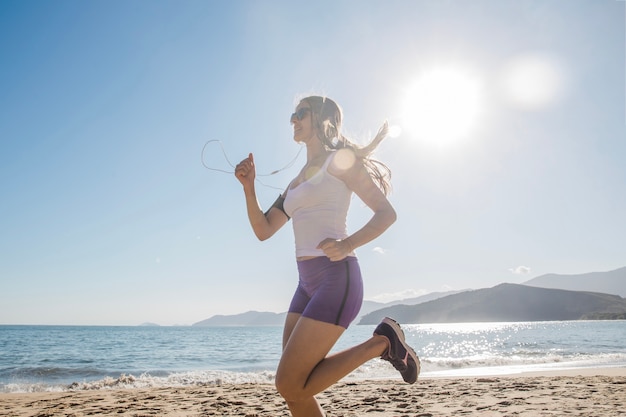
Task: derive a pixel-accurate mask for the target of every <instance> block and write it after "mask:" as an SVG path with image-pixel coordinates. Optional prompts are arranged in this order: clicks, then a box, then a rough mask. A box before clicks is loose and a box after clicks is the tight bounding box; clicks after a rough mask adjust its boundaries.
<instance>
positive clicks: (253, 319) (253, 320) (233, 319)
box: [144, 291, 459, 327]
mask: <svg viewBox="0 0 626 417" xmlns="http://www.w3.org/2000/svg"><path fill="white" fill-rule="evenodd" d="M457 292H459V291H449V292H435V293H430V294H426V295H422V296H420V297H416V298H410V299H406V300H397V301H391V302H389V303H377V302H375V301H363V306H362V307H361V312H360V315H359V317H358V318H357V319H356V322H358V321H359V319H360V317H362V316H364V315H365V314H368V313H371V312H372V311H375V310H380V309H382V308H385V307H390V306H394V305H397V304H408V305H413V304H418V303H422V302H426V301H430V300H435V299H437V298H441V297H445V296H446V295H449V294H455V293H457ZM286 315H287V313H271V312H260V311H248V312H246V313H241V314H234V315H216V316H213V317H211V318H208V319H206V320H202V321H199V322H197V323H194V324H193V325H192V326H216V327H217V326H282V325H283V324H285V316H286ZM144 325H145V324H144Z"/></svg>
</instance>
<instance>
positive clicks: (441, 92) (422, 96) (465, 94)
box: [402, 68, 482, 146]
mask: <svg viewBox="0 0 626 417" xmlns="http://www.w3.org/2000/svg"><path fill="white" fill-rule="evenodd" d="M481 111H482V86H481V83H480V82H479V80H478V79H477V78H476V77H475V76H472V75H471V74H470V73H469V72H466V71H463V70H460V69H453V68H436V69H431V70H429V71H425V72H423V73H422V74H420V75H419V76H418V77H417V78H416V79H415V80H414V81H413V82H412V83H411V84H410V85H409V87H408V88H407V90H406V98H405V102H404V111H403V113H404V116H403V123H402V124H403V131H406V132H407V133H408V134H409V135H411V136H412V137H415V138H416V139H418V140H420V141H423V142H425V143H428V144H432V145H436V146H449V145H451V144H455V143H458V142H459V141H460V140H462V139H465V138H467V137H468V136H469V135H470V134H471V132H472V129H473V128H474V126H475V125H476V123H477V121H478V118H479V115H480V113H481Z"/></svg>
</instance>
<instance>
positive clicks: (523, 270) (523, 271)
mask: <svg viewBox="0 0 626 417" xmlns="http://www.w3.org/2000/svg"><path fill="white" fill-rule="evenodd" d="M509 271H511V272H512V273H514V274H516V275H527V274H530V268H529V267H527V266H523V265H520V266H518V267H515V268H510V269H509Z"/></svg>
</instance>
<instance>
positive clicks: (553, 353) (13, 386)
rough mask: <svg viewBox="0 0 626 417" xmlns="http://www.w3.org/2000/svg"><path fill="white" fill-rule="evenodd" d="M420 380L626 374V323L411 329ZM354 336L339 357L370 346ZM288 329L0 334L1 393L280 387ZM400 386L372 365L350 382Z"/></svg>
mask: <svg viewBox="0 0 626 417" xmlns="http://www.w3.org/2000/svg"><path fill="white" fill-rule="evenodd" d="M403 329H404V331H405V334H406V339H407V341H408V343H409V344H410V345H412V346H414V347H415V350H416V351H417V354H418V355H419V356H420V358H421V362H422V375H425V376H428V375H431V376H435V375H441V376H460V375H493V374H504V373H507V374H508V373H516V372H523V371H543V370H553V369H559V368H560V369H576V368H585V367H624V366H626V343H624V340H626V321H563V322H523V323H462V324H419V325H417V324H416V325H403ZM373 330H374V326H353V327H351V328H350V329H349V330H348V331H347V332H346V333H345V334H344V335H343V336H342V337H341V339H340V340H339V341H338V343H337V345H336V346H335V348H334V349H333V351H339V350H343V349H346V348H348V347H350V346H352V345H355V344H357V343H361V342H362V341H364V340H366V339H367V338H369V337H370V336H371V334H372V332H373ZM281 340H282V328H281V327H278V326H276V327H274V326H259V327H107V326H0V392H30V391H62V390H80V389H103V388H110V387H128V388H132V387H163V386H185V385H210V384H222V383H247V382H262V383H272V382H273V379H274V371H275V369H276V366H277V364H278V360H279V358H280V353H281ZM380 378H392V379H396V378H397V379H400V376H399V374H398V373H397V372H396V371H395V370H394V369H393V368H392V367H391V366H390V365H389V364H388V363H387V362H385V361H382V360H380V359H374V360H372V361H370V362H368V363H367V364H365V365H363V366H362V367H360V368H359V369H357V370H356V371H355V372H353V373H352V374H351V375H349V376H348V377H347V379H353V380H358V379H380Z"/></svg>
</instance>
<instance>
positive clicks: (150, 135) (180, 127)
mask: <svg viewBox="0 0 626 417" xmlns="http://www.w3.org/2000/svg"><path fill="white" fill-rule="evenodd" d="M625 4H626V3H625V2H624V1H617V0H525V1H517V0H457V1H452V0H437V1H436V0H411V1H399V0H395V1H393V0H392V1H384V2H383V1H371V0H364V1H327V0H322V1H315V2H296V1H272V0H267V1H252V0H249V1H246V0H239V1H230V0H223V1H219V0H216V1H192V0H181V1H164V0H150V1H148V0H136V1H132V2H124V1H102V0H93V1H89V2H84V1H78V0H57V1H54V2H44V1H36V0H4V1H2V2H0V195H1V196H2V197H1V198H2V200H1V201H2V202H1V204H0V324H68V325H136V324H140V323H143V322H154V323H158V324H161V325H188V324H192V323H195V322H198V321H201V320H204V319H206V318H209V317H211V316H213V315H216V314H236V313H242V312H245V311H249V310H257V311H273V312H283V311H286V309H287V307H288V304H289V301H290V300H291V296H292V294H293V292H294V291H295V288H296V285H297V271H296V263H295V253H294V243H293V235H292V230H291V223H288V224H287V225H286V226H285V227H283V228H282V229H281V230H279V232H278V233H277V234H276V235H275V236H274V237H272V238H271V239H269V240H267V241H264V242H260V241H258V240H257V239H256V238H255V237H254V234H253V233H252V230H251V228H250V225H249V223H248V220H247V216H246V211H245V204H244V197H243V192H242V188H241V185H240V184H239V182H238V181H237V180H236V179H235V178H234V176H233V175H232V174H229V173H224V172H219V171H214V170H209V169H207V168H206V167H205V166H204V165H206V166H207V167H209V168H216V169H221V170H223V171H232V167H231V165H232V164H236V163H237V162H239V161H240V160H241V159H243V158H245V157H246V156H247V155H248V153H249V152H252V153H253V154H254V156H255V161H256V164H257V171H258V174H259V175H262V174H269V173H272V172H274V171H277V170H280V172H278V173H276V174H273V175H267V176H259V180H260V182H259V183H258V184H257V194H258V200H259V203H260V204H261V206H262V207H263V208H264V209H266V208H268V207H269V206H270V205H271V204H272V202H273V201H274V200H275V198H276V197H277V195H278V194H279V193H280V190H281V189H282V188H284V187H286V185H287V184H288V183H289V181H290V180H291V178H293V177H294V176H295V175H296V174H297V173H298V171H299V169H300V167H301V166H302V165H304V163H305V152H301V153H299V152H300V151H301V147H300V145H298V144H297V143H295V142H294V141H293V134H292V127H291V125H290V124H289V115H290V114H291V113H292V112H293V111H294V108H295V106H296V105H297V103H298V101H299V99H300V98H302V97H305V96H307V95H311V94H315V95H327V96H329V97H331V98H333V99H334V100H336V101H337V102H338V103H339V104H340V105H341V106H342V108H343V110H344V128H345V133H346V134H347V136H349V137H351V138H353V139H354V140H355V141H356V142H358V143H362V144H365V143H367V141H368V140H369V139H371V138H372V137H373V136H374V135H375V133H376V131H377V130H378V128H379V127H380V125H381V124H382V123H383V122H384V121H385V120H388V121H389V124H390V126H391V127H392V129H391V132H392V135H391V137H389V138H387V139H385V141H383V143H382V144H381V145H380V147H379V149H378V150H377V152H376V154H375V157H376V158H377V159H379V160H381V161H383V162H385V163H386V164H387V165H388V166H389V167H390V169H391V170H392V183H393V192H392V194H391V195H390V197H389V199H390V201H391V203H392V204H393V205H394V207H395V209H396V211H397V213H398V220H397V221H396V223H395V224H394V225H392V226H391V228H390V229H388V231H387V232H386V233H385V234H383V235H382V236H380V237H379V238H378V239H376V240H375V241H373V242H371V243H369V244H367V245H365V246H363V247H361V248H359V249H358V250H357V254H358V256H359V259H360V263H361V268H362V272H363V276H364V285H365V298H366V299H368V300H375V301H381V302H382V301H390V300H394V299H402V298H407V297H414V296H418V295H421V294H426V293H429V292H434V291H447V290H459V289H468V288H473V289H478V288H486V287H492V286H494V285H497V284H499V283H502V282H511V283H523V282H525V281H527V280H529V279H531V278H534V277H536V276H540V275H543V274H546V273H558V274H580V273H587V272H594V271H609V270H613V269H617V268H620V267H623V266H626V244H624V236H626V221H625V218H626V217H625V213H626V163H624V160H625V156H626V86H625V79H626V75H625V73H626V64H625V62H626V58H625V51H626V45H625V43H626V41H625V39H626V30H625V23H624V22H625V21H626V12H625ZM210 141H211V142H210ZM203 148H204V153H203V152H202V151H203ZM222 149H223V151H222ZM294 158H295V161H294ZM292 161H294V162H293V165H292V166H289V164H290V163H291V162H292ZM284 167H286V168H285V169H283V170H281V168H284ZM370 216H371V211H369V209H368V208H367V207H366V206H364V204H363V203H362V202H361V201H360V200H359V199H358V198H357V197H354V198H353V201H352V205H351V209H350V213H349V220H348V228H349V231H350V232H354V231H355V230H357V229H358V228H360V227H361V226H362V225H363V224H365V222H367V221H368V219H369V218H370Z"/></svg>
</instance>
